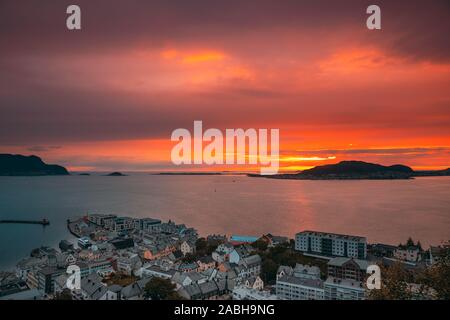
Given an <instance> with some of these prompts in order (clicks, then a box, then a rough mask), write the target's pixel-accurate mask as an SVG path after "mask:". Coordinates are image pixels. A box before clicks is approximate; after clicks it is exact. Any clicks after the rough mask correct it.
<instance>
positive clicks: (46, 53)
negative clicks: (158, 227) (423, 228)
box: [0, 0, 450, 169]
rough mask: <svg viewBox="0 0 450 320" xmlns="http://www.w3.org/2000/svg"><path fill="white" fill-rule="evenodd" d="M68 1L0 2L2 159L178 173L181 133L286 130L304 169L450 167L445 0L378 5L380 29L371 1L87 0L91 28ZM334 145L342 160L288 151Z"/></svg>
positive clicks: (449, 12)
mask: <svg viewBox="0 0 450 320" xmlns="http://www.w3.org/2000/svg"><path fill="white" fill-rule="evenodd" d="M69 4H72V3H71V2H69V1H14V0H4V1H1V2H0V46H1V48H2V53H1V55H0V151H2V152H8V151H12V150H14V151H17V152H26V153H27V152H35V153H38V154H43V155H46V156H48V157H49V158H50V159H51V160H52V161H53V162H58V161H61V162H64V163H66V164H68V165H70V166H72V167H83V168H84V167H89V168H94V169H95V168H98V169H102V168H111V167H114V168H115V167H118V166H120V167H122V165H123V167H126V164H129V166H130V169H133V168H134V169H143V168H150V167H152V166H153V165H158V166H159V165H162V164H163V163H166V164H167V163H169V158H168V157H169V153H170V146H171V144H170V141H169V137H170V133H171V132H172V130H174V129H176V128H182V127H185V128H188V129H191V127H192V123H193V121H194V120H203V122H204V124H205V125H206V126H207V127H216V128H220V129H225V128H235V127H243V128H248V127H256V128H258V127H263V128H280V132H281V144H282V151H283V152H284V154H285V156H286V157H287V158H286V159H288V160H289V161H290V162H292V166H291V167H292V168H293V169H294V168H295V167H298V166H300V164H301V166H311V165H315V164H318V163H321V162H324V161H325V162H326V161H330V162H335V161H337V160H341V159H343V158H344V159H347V158H349V157H354V158H361V159H367V160H377V161H382V162H384V161H388V162H389V163H390V162H405V163H406V164H411V165H414V166H417V167H428V166H430V167H444V166H448V165H450V163H449V157H448V150H446V149H445V148H447V147H449V146H450V143H449V141H450V129H449V128H450V113H449V107H450V91H449V87H450V45H449V41H448V34H450V4H449V2H448V1H446V0H443V1H425V0H424V1H378V3H377V4H378V5H379V6H380V7H381V10H382V30H379V31H371V30H368V29H367V28H366V27H365V21H366V17H367V14H366V12H365V11H366V8H367V6H368V5H370V4H372V3H371V2H369V1H364V0H363V1H357V0H355V1H351V0H350V1H331V0H330V1H322V0H320V1H299V0H281V1H275V0H274V1H268V0H254V1H237V0H231V1H223V0H220V1H219V0H207V1H206V0H205V1H196V0H190V1H181V0H180V1H137V0H131V1H115V0H109V1H106V0H97V1H87V0H82V1H78V2H77V4H78V5H79V6H80V7H81V11H82V30H81V31H68V30H67V29H66V27H65V19H66V16H67V15H66V14H65V11H66V7H67V6H68V5H69ZM350 145H351V146H352V147H349V146H350ZM30 146H31V147H30ZM48 146H62V148H52V147H48ZM149 147H151V148H153V150H154V153H151V152H148V150H146V149H143V148H149ZM421 148H424V150H422V149H421ZM438 148H444V149H443V150H441V149H438ZM324 149H327V150H328V149H329V150H330V151H333V150H336V151H339V150H340V152H330V153H329V154H328V153H326V152H322V151H319V152H308V153H306V154H302V153H298V152H295V151H292V153H291V154H288V153H290V152H291V151H290V150H324ZM345 149H349V150H347V151H343V150H345ZM99 150H101V152H100V151H99ZM358 150H359V151H363V150H367V152H359V151H358ZM369 150H372V151H369ZM373 150H379V151H378V152H375V151H373ZM382 150H385V151H386V152H385V153H383V152H382ZM395 150H399V151H398V152H397V151H395ZM407 150H416V151H415V152H406V151H407ZM419 150H422V151H419ZM87 152H89V154H90V156H89V157H86V156H82V155H84V154H86V153H87ZM144 154H145V155H144ZM155 154H157V155H155ZM289 157H290V158H289ZM328 157H336V158H330V159H329V158H328ZM289 161H285V162H289ZM147 163H148V166H147ZM102 164H103V165H102Z"/></svg>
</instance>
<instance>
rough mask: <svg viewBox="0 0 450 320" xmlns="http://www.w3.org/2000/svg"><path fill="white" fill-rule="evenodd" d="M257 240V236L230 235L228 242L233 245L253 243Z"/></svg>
mask: <svg viewBox="0 0 450 320" xmlns="http://www.w3.org/2000/svg"><path fill="white" fill-rule="evenodd" d="M257 240H258V237H252V236H240V235H232V236H231V238H230V243H231V244H233V245H239V244H244V243H253V242H255V241H257Z"/></svg>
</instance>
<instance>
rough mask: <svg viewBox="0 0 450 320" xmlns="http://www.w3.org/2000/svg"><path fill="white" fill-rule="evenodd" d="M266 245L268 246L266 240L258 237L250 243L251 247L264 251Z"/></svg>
mask: <svg viewBox="0 0 450 320" xmlns="http://www.w3.org/2000/svg"><path fill="white" fill-rule="evenodd" d="M267 246H268V244H267V242H266V241H264V240H262V239H258V240H256V241H255V242H253V243H252V247H253V248H255V249H256V250H258V251H266V250H267Z"/></svg>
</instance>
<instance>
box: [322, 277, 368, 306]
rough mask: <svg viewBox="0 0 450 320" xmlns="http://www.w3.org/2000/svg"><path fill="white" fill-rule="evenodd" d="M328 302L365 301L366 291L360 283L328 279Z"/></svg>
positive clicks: (326, 295) (326, 296) (326, 284)
mask: <svg viewBox="0 0 450 320" xmlns="http://www.w3.org/2000/svg"><path fill="white" fill-rule="evenodd" d="M324 289H325V299H326V300H364V299H365V292H366V289H365V288H364V286H363V283H362V282H360V281H355V280H350V279H337V278H334V277H328V278H327V280H326V281H325V283H324Z"/></svg>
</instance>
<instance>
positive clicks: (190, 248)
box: [180, 241, 195, 256]
mask: <svg viewBox="0 0 450 320" xmlns="http://www.w3.org/2000/svg"><path fill="white" fill-rule="evenodd" d="M180 251H181V252H182V253H183V255H184V256H186V255H187V254H191V253H194V251H195V245H194V244H189V243H188V242H187V241H183V242H182V243H181V245H180Z"/></svg>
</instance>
